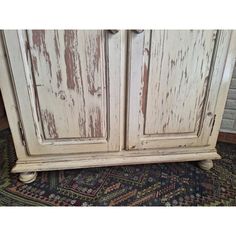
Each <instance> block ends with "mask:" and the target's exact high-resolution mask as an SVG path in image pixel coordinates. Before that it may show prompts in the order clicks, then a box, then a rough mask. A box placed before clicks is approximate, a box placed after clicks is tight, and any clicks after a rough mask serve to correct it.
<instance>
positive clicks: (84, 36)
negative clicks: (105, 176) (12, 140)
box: [5, 30, 121, 155]
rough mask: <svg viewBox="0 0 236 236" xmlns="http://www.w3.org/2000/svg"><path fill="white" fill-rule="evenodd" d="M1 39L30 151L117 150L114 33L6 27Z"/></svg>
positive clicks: (116, 39)
mask: <svg viewBox="0 0 236 236" xmlns="http://www.w3.org/2000/svg"><path fill="white" fill-rule="evenodd" d="M5 41H6V46H7V51H8V55H9V61H10V64H11V69H12V72H13V82H14V84H15V90H16V94H17V99H18V101H19V109H20V113H21V118H22V122H23V128H24V132H25V136H26V139H27V140H26V141H27V149H28V152H29V153H30V154H31V155H38V154H50V153H79V152H97V151H108V150H109V151H116V150H119V138H120V136H119V99H120V90H119V87H120V59H121V58H120V35H119V33H118V34H116V35H109V34H107V32H106V31H102V30H97V31H95V30H28V31H18V32H15V31H6V32H5ZM14 55H15V56H14ZM14 57H16V58H17V57H18V58H17V59H18V64H19V61H20V65H17V64H16V63H17V62H16V61H15V60H14ZM110 94H112V95H113V96H114V97H110ZM27 113H28V114H27Z"/></svg>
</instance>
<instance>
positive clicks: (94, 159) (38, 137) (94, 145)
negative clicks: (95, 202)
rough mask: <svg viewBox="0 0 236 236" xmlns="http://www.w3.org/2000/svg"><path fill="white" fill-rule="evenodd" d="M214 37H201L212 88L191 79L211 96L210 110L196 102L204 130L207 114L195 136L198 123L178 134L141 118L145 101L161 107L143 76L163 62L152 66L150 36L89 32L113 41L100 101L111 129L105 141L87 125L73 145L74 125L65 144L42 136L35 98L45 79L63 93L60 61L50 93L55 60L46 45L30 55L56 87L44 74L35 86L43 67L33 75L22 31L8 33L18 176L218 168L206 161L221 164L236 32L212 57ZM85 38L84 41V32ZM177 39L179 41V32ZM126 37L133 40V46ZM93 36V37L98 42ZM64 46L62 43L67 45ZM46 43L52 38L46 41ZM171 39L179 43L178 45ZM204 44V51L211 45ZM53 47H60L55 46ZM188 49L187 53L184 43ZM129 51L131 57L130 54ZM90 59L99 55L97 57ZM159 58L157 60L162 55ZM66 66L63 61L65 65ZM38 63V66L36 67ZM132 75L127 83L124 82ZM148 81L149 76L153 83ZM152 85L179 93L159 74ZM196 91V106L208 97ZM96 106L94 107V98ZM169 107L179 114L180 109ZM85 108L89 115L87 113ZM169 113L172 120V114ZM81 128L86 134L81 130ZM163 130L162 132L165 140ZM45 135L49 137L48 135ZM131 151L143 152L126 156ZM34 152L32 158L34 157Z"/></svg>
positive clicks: (7, 90) (0, 53) (5, 51)
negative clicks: (136, 167) (194, 165)
mask: <svg viewBox="0 0 236 236" xmlns="http://www.w3.org/2000/svg"><path fill="white" fill-rule="evenodd" d="M214 32H215V31H209V32H204V33H202V35H205V36H204V37H203V38H205V40H206V41H207V42H208V43H206V42H205V44H204V45H205V46H204V47H205V49H204V50H203V48H202V51H201V50H200V49H199V50H198V53H199V51H201V52H205V53H206V54H207V52H208V54H209V55H210V53H212V62H211V66H210V70H209V68H208V67H209V65H208V63H209V62H208V59H206V58H207V56H206V54H205V56H204V53H203V54H201V56H200V55H199V58H202V59H203V61H204V63H206V65H205V64H204V65H203V67H202V68H205V69H204V70H203V71H202V72H203V74H204V73H205V74H207V72H208V71H209V73H208V74H209V78H208V80H209V81H208V83H207V86H206V85H204V83H203V82H201V81H193V79H192V78H191V79H190V78H189V79H188V82H189V83H190V84H194V83H195V82H196V83H197V84H199V86H200V85H201V86H200V87H201V88H202V96H205V99H204V100H203V103H204V104H203V105H201V106H203V107H202V108H201V106H200V104H199V103H198V101H195V102H197V104H199V106H198V108H197V109H193V111H195V110H197V111H195V120H196V124H198V122H197V120H198V118H197V117H198V116H199V114H200V110H201V121H200V123H199V124H198V126H199V129H198V130H195V131H194V132H193V126H192V123H191V124H190V123H188V121H186V123H184V124H179V126H178V127H179V128H177V126H173V125H172V124H168V128H167V126H166V129H165V133H163V129H162V130H161V129H160V127H161V126H160V125H161V123H155V122H156V121H155V120H152V119H153V118H152V115H150V114H149V116H150V117H149V118H148V119H146V118H145V116H143V113H142V111H143V110H144V109H143V108H144V107H143V106H142V100H143V99H144V101H146V102H147V103H145V104H146V105H147V108H148V106H150V108H151V107H155V103H154V100H155V99H156V97H155V96H154V95H155V94H153V101H151V100H152V96H151V95H150V94H149V92H150V89H152V88H150V86H149V85H148V84H147V83H146V85H148V86H149V87H148V86H146V87H145V86H143V85H144V80H143V79H144V77H143V75H144V74H145V73H146V72H147V71H145V69H144V64H145V63H146V64H147V65H149V64H150V62H151V63H152V64H153V65H152V66H153V70H154V67H155V61H156V60H153V58H152V60H151V58H149V52H150V51H148V50H145V48H146V47H150V45H152V43H150V38H151V34H150V31H144V32H135V31H132V32H131V31H123V30H122V31H118V32H117V33H115V34H111V33H109V34H107V32H106V33H105V31H103V32H100V31H96V32H95V31H93V32H88V34H89V35H90V34H92V35H93V33H95V35H97V34H99V35H104V36H105V35H106V37H107V40H106V47H107V50H106V49H105V52H106V58H105V62H103V61H100V62H99V65H100V66H101V68H103V69H104V67H106V68H107V70H106V73H107V74H106V80H105V83H106V84H105V85H106V86H107V89H104V91H102V95H101V97H102V98H103V99H105V100H106V104H105V105H103V103H102V102H101V101H100V100H99V99H98V100H96V102H95V103H96V106H98V107H99V108H100V109H101V110H102V109H105V116H103V118H102V119H103V121H104V122H106V126H107V127H105V126H104V128H103V130H102V132H101V133H102V135H101V136H100V135H99V136H100V137H90V136H93V135H91V134H92V132H91V130H89V129H90V128H89V126H88V127H86V129H85V130H86V132H85V133H83V132H82V133H83V134H82V133H80V131H79V132H78V136H77V137H76V138H75V139H74V138H72V134H73V132H76V131H75V130H72V129H71V128H70V126H67V124H66V127H67V131H65V130H63V129H61V127H60V128H59V129H58V137H56V138H55V137H51V134H50V132H48V133H47V127H45V130H43V129H44V128H43V127H42V122H45V121H42V122H41V120H40V119H43V116H41V117H39V118H40V119H38V110H37V109H38V108H37V109H36V101H38V100H40V99H39V98H38V97H37V96H35V91H36V90H37V91H41V89H42V88H40V87H42V86H37V87H36V89H35V87H34V86H33V82H35V81H36V80H38V82H39V81H40V80H43V82H44V83H45V84H47V88H49V90H50V89H51V91H52V90H53V91H54V89H57V83H55V82H56V79H57V77H55V75H56V72H55V71H56V70H57V69H58V67H57V64H56V62H55V64H53V63H51V66H54V67H52V68H54V69H52V74H53V71H54V70H55V71H54V72H55V73H54V76H53V81H51V82H52V84H53V87H50V86H51V84H50V69H49V65H50V63H49V61H47V58H48V54H47V53H46V52H45V53H43V50H44V47H43V46H42V47H41V49H39V48H37V47H36V46H35V47H36V48H35V49H32V50H33V51H32V52H31V54H32V55H35V56H38V59H37V60H40V61H41V63H44V66H43V68H42V69H41V70H42V71H44V70H45V71H47V73H48V78H49V80H48V81H46V78H45V77H43V76H41V75H39V76H38V77H36V80H35V78H34V77H33V74H34V73H37V70H36V67H35V68H31V67H30V64H29V61H28V60H29V55H30V53H29V51H28V50H29V47H28V46H27V45H26V44H25V39H26V37H25V36H26V34H25V32H22V33H21V32H20V33H17V32H16V31H5V32H4V33H3V34H2V35H1V38H0V70H1V73H2V76H1V77H0V86H1V90H2V94H3V100H4V104H5V107H6V112H7V116H8V120H9V124H10V128H11V132H12V134H13V141H14V145H15V148H16V153H17V158H18V160H17V163H16V166H15V167H14V168H13V170H12V171H13V172H20V173H22V172H31V171H44V170H59V169H74V168H87V167H94V166H112V165H124V164H142V163H159V162H178V161H201V162H200V166H201V167H202V168H205V169H209V168H211V167H212V162H211V161H206V160H214V159H218V158H220V157H219V155H218V154H217V152H216V150H215V144H216V140H217V136H218V131H219V128H220V123H221V118H222V114H223V109H224V105H225V101H226V97H227V92H228V88H229V84H230V80H231V77H232V72H233V67H234V64H235V59H236V46H235V45H236V32H234V31H233V34H232V37H231V31H219V33H218V34H217V35H218V36H217V38H216V41H215V43H214V50H213V52H212V45H211V43H210V38H211V37H210V35H212V36H213V35H214ZM78 33H79V34H80V35H81V33H82V32H78ZM84 33H85V32H84ZM172 33H173V34H174V32H172ZM191 33H196V32H191ZM191 33H190V32H188V33H187V32H185V34H184V35H185V37H186V35H190V34H191ZM46 34H49V35H50V34H52V32H47V33H46ZM155 34H157V35H158V33H157V32H155ZM178 34H181V32H179V33H178ZM29 35H30V34H29ZM126 36H128V40H127V37H126ZM208 36H209V37H208ZM47 37H48V36H47ZM50 37H51V36H50ZM91 37H92V38H93V36H91ZM165 37H166V36H165ZM188 37H189V36H188ZM188 37H187V38H188ZM59 38H60V36H59ZM200 38H201V37H200ZM203 38H201V39H203ZM45 39H46V38H45ZM60 39H61V40H63V39H62V38H60ZM47 40H49V39H48V38H47ZM47 40H46V41H47ZM172 40H173V41H174V39H172ZM199 40H200V39H199ZM3 41H4V44H3ZM49 41H50V40H49ZM127 41H129V44H127ZM190 41H191V40H190ZM190 41H188V42H190ZM200 41H201V40H200ZM200 41H199V42H200ZM47 42H48V41H47ZM167 42H169V43H168V44H167V45H169V46H170V45H171V43H170V42H172V41H171V39H168V40H167ZM201 42H202V44H203V42H204V40H203V41H201ZM51 43H53V42H52V41H51ZM85 44H86V43H85ZM190 44H191V43H190ZM32 45H33V44H31V46H32ZM42 45H43V44H42ZM181 45H182V46H183V45H184V44H181ZM193 45H194V44H193ZM196 45H197V44H196ZM199 45H201V43H199ZM206 45H208V46H209V47H208V46H207V48H206ZM93 46H94V45H93ZM127 46H128V50H127V53H126V48H127ZM169 46H168V48H169ZM177 46H178V42H176V47H177ZM185 46H186V45H185ZM202 46H203V45H202ZM165 47H166V46H165ZM165 47H164V48H165ZM199 47H201V46H199ZM62 48H63V47H62ZM168 48H167V49H168ZM177 48H178V47H177ZM54 49H55V48H54ZM54 49H53V48H50V49H48V52H50V56H52V58H53V55H54V53H55V52H53V50H54ZM34 50H35V51H34ZM40 50H41V52H40ZM77 50H78V48H77ZM176 50H177V49H176ZM189 50H190V49H189ZM27 51H28V52H27ZM101 51H103V49H101ZM167 51H168V50H167ZM187 51H188V50H187ZM26 52H27V53H26ZM27 55H28V59H27ZM32 55H31V56H32ZM91 55H93V53H92V54H91ZM101 55H102V54H101ZM171 55H172V56H173V55H176V54H175V50H172V51H171ZM186 55H187V54H186ZM54 56H55V55H54ZM153 56H155V57H156V58H158V55H153ZM43 57H45V58H43ZM72 57H73V56H72ZM84 57H85V58H84V60H85V61H86V60H91V58H89V59H86V57H88V54H87V53H85V54H84ZM173 57H174V56H173ZM50 58H51V57H50ZM163 58H164V54H163ZM54 59H55V57H54ZM108 59H109V60H108ZM60 60H62V58H61V59H60ZM76 60H77V59H76ZM165 60H166V59H165ZM196 60H197V59H196ZM196 60H193V62H194V61H195V63H197V62H196ZM157 61H158V60H157ZM128 62H129V63H128ZM46 63H49V64H47V66H48V67H46ZM184 63H185V64H184ZM32 64H33V63H31V66H32ZM85 64H86V63H85ZM190 64H191V63H190V62H189V61H185V62H183V65H186V66H188V68H191V65H190ZM127 65H128V66H127ZM60 66H62V67H63V62H62V61H60ZM173 66H174V64H173V62H172V69H173ZM64 67H65V64H64ZM38 68H40V67H38ZM148 68H149V69H148V71H149V70H150V66H148ZM161 68H163V71H166V70H168V65H166V64H165V65H164V64H163V66H162V67H161ZM31 69H33V72H32V71H31ZM64 69H65V68H64ZM82 69H83V70H84V72H83V73H85V75H86V73H87V72H86V69H85V68H84V67H83V68H82ZM65 70H66V69H65ZM101 70H102V69H101ZM173 70H175V72H176V73H177V72H178V68H175V69H173ZM45 71H44V73H45ZM75 71H77V70H75ZM190 71H191V70H190ZM111 72H112V73H111ZM126 72H127V73H126ZM199 73H200V72H199ZM126 74H127V76H125V75H126ZM177 74H178V73H177ZM190 74H191V73H190ZM200 74H201V73H200ZM83 75H84V74H83ZM76 76H77V74H76V75H75V77H76ZM149 77H150V75H149ZM149 77H148V76H147V77H146V78H149ZM203 77H204V76H203ZM76 78H77V77H76ZM96 78H98V80H99V81H97V82H99V83H104V82H103V81H104V80H103V79H104V78H103V75H102V73H100V72H99V73H98V75H97V77H96ZM155 78H156V79H155ZM171 78H172V79H171V81H172V82H173V80H174V78H178V81H179V82H180V81H181V79H180V77H178V76H177V77H174V76H172V77H171ZM34 80H35V81H34ZM79 80H80V79H79ZM85 81H86V80H85ZM152 81H153V82H152V83H153V84H154V83H156V82H157V81H162V82H161V84H162V86H163V84H164V85H165V86H164V87H166V88H167V89H171V88H172V91H173V86H175V84H174V82H173V83H172V85H171V84H169V83H168V86H167V83H166V84H165V82H166V81H165V76H163V74H162V75H161V76H157V77H155V76H154V75H153V78H152ZM111 82H112V83H111ZM176 83H177V82H176ZM190 84H188V83H186V86H187V87H184V84H182V83H181V87H180V91H183V92H186V91H187V88H191V86H193V85H190ZM38 85H39V84H38ZM61 86H63V88H66V86H67V85H66V84H63V85H61ZM86 86H87V88H88V86H89V85H88V84H87V85H85V87H86ZM126 86H127V87H126ZM188 86H189V87H188ZM205 86H206V87H205ZM75 87H76V85H75ZM164 87H162V88H160V89H161V91H163V94H164V90H165V89H164ZM67 88H68V87H67ZM126 89H127V93H126ZM199 89H200V88H199ZM197 91H198V90H197ZM197 91H195V95H194V96H193V98H191V99H193V100H194V99H195V100H196V98H198V95H199V94H201V93H200V91H198V92H197ZM67 92H68V93H67V94H70V92H72V91H70V90H69V91H67ZM72 93H73V92H72ZM144 93H146V96H143V94H144ZM167 93H168V91H166V93H165V96H166V95H167ZM120 94H121V95H120ZM204 94H205V95H204ZM80 95H81V94H80V93H78V94H77V95H76V96H77V98H78V99H79V98H80ZM54 96H55V95H54ZM89 96H90V95H89ZM148 96H149V101H148ZM158 96H159V95H158ZM199 96H200V95H199ZM168 97H169V98H171V99H172V100H174V99H177V98H178V96H177V94H172V95H171V94H170V93H169V95H168ZM160 98H161V97H160ZM184 98H185V97H182V99H183V100H185V99H184ZM201 98H202V97H201ZM54 99H55V98H54ZM164 99H165V103H166V105H168V104H169V103H168V99H166V97H164ZM62 100H63V99H62ZM55 101H56V102H58V104H60V102H61V101H60V100H55ZM63 101H64V100H63ZM91 101H93V100H92V99H91ZM163 102H164V101H163ZM191 102H192V104H193V103H194V101H191ZM91 103H92V104H93V105H94V104H95V103H93V102H91ZM41 104H42V105H43V106H42V107H47V108H48V109H52V110H53V109H55V108H54V107H53V106H52V104H50V102H49V103H47V102H46V100H44V97H41ZM68 104H69V103H68ZM181 104H182V102H181V103H180V108H179V110H178V109H177V108H176V110H175V111H176V112H177V113H178V114H179V115H180V114H181V115H182V116H184V115H185V113H184V112H183V108H182V107H181ZM169 105H170V107H172V110H173V104H169ZM175 105H176V104H175ZM89 106H91V104H89ZM89 106H88V107H89ZM58 107H60V109H62V108H61V106H60V105H58ZM150 108H149V109H150ZM41 109H42V108H41ZM85 109H87V107H86V108H85ZM157 109H161V110H163V111H165V112H166V114H171V108H164V107H163V106H161V107H157ZM165 109H166V110H165ZM191 109H192V107H187V110H188V111H189V110H191ZM145 110H146V108H145ZM80 111H81V110H79V109H78V111H77V113H76V115H78V114H79V112H80ZM169 111H170V113H168V112H169ZM54 112H55V115H56V116H58V117H60V112H59V111H58V110H55V111H54ZM150 112H151V110H150ZM71 114H72V113H71ZM71 114H70V115H69V114H65V116H69V117H68V118H69V119H72V118H71ZM215 115H216V116H215ZM154 116H156V117H158V114H156V113H154ZM101 117H102V116H101ZM214 117H215V124H214ZM63 118H64V117H63ZM192 118H193V119H194V116H192ZM104 119H105V120H104ZM145 119H146V120H145ZM95 120H96V119H95ZM166 120H168V119H166ZM170 120H173V119H170ZM19 121H21V122H22V126H23V131H24V135H25V138H26V140H25V142H26V145H27V146H26V147H25V146H24V145H23V143H22V139H21V133H20V130H19V126H18V122H19ZM163 121H164V120H163ZM163 121H161V122H163ZM40 122H41V123H40ZM60 122H62V123H60ZM63 122H65V120H64V121H63V119H62V120H61V119H59V118H58V120H57V121H56V120H55V124H56V123H57V124H58V123H60V124H62V125H63V124H64V123H63ZM145 122H146V123H147V122H154V123H153V125H154V126H153V127H154V129H153V130H151V131H150V132H148V133H149V134H145V129H147V130H148V128H145V127H146V126H145V125H146V123H145ZM174 122H176V120H174ZM181 123H182V122H181ZM45 124H46V123H45ZM109 124H110V125H109ZM162 124H163V123H162ZM189 125H190V128H189V130H188V131H190V130H191V132H186V129H185V128H186V127H189ZM180 127H183V130H182V131H183V132H181V130H179V131H178V129H181V128H180ZM184 127H185V128H184ZM76 128H77V129H79V128H78V127H76ZM150 128H151V126H150V127H149V129H150ZM159 129H160V130H159ZM174 129H176V130H175V132H176V133H175V134H173V133H172V132H173V130H174ZM60 130H61V131H60ZM158 130H159V131H161V132H162V133H160V134H159V133H158V132H159V131H158ZM44 131H45V136H43V135H44V133H43V132H44ZM103 132H106V135H107V136H108V137H107V139H104V137H103V136H104V135H103V134H104V133H103ZM84 134H86V135H84ZM106 135H105V136H106ZM63 136H67V137H68V138H62V137H63ZM127 148H129V149H136V150H127ZM29 149H30V151H32V152H29ZM35 176H36V175H35V173H25V174H22V175H21V177H22V178H23V177H24V178H23V179H22V178H21V179H22V181H26V182H27V181H33V179H35Z"/></svg>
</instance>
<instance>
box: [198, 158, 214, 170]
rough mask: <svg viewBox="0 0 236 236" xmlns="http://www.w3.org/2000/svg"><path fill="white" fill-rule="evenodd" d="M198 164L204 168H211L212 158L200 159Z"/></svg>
mask: <svg viewBox="0 0 236 236" xmlns="http://www.w3.org/2000/svg"><path fill="white" fill-rule="evenodd" d="M198 166H199V167H200V168H201V169H203V170H210V169H211V168H212V167H213V161H212V160H204V161H199V162H198Z"/></svg>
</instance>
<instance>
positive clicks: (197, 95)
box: [142, 30, 216, 134]
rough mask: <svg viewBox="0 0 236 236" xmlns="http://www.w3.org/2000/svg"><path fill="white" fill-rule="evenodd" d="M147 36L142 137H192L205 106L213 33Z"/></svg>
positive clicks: (154, 33)
mask: <svg viewBox="0 0 236 236" xmlns="http://www.w3.org/2000/svg"><path fill="white" fill-rule="evenodd" d="M150 33H151V38H150V40H149V44H150V47H149V49H146V48H145V50H149V64H144V72H143V73H144V75H143V76H147V78H144V79H145V80H146V81H144V83H145V82H146V83H147V85H145V84H144V85H145V86H147V91H148V92H147V98H146V101H145V100H143V102H144V103H145V104H142V106H144V108H143V112H144V116H145V124H144V126H145V134H171V133H172V134H173V133H194V132H196V130H198V126H199V124H200V118H201V113H202V109H203V106H204V99H205V94H206V88H207V84H208V82H209V72H210V67H211V61H212V55H213V49H214V45H215V38H216V31H210V30H209V31H208V30H205V31H203V30H202V31H200V30H199V31H198V30H183V31H155V30H154V31H151V32H150ZM145 70H147V72H146V71H145ZM145 107H146V113H145V110H144V109H145Z"/></svg>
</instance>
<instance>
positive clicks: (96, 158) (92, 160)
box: [12, 151, 221, 173]
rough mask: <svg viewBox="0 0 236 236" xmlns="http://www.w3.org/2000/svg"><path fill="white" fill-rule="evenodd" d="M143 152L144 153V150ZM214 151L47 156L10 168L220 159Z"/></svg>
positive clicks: (32, 169)
mask: <svg viewBox="0 0 236 236" xmlns="http://www.w3.org/2000/svg"><path fill="white" fill-rule="evenodd" d="M144 153H146V152H145V151H144ZM220 158H221V157H220V156H219V154H217V152H216V151H211V152H195V153H169V154H155V152H153V151H152V154H151V155H150V154H149V155H144V154H143V153H142V152H141V151H140V152H128V151H123V152H119V153H110V154H109V153H101V154H97V155H94V154H90V155H89V154H87V155H77V156H75V155H71V156H47V157H45V156H44V157H34V158H25V159H19V160H18V161H17V162H16V165H15V166H14V168H13V169H12V172H13V173H22V172H34V171H50V170H66V169H78V168H90V167H103V166H117V165H136V164H151V163H165V162H184V161H203V162H206V160H214V159H220Z"/></svg>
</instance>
